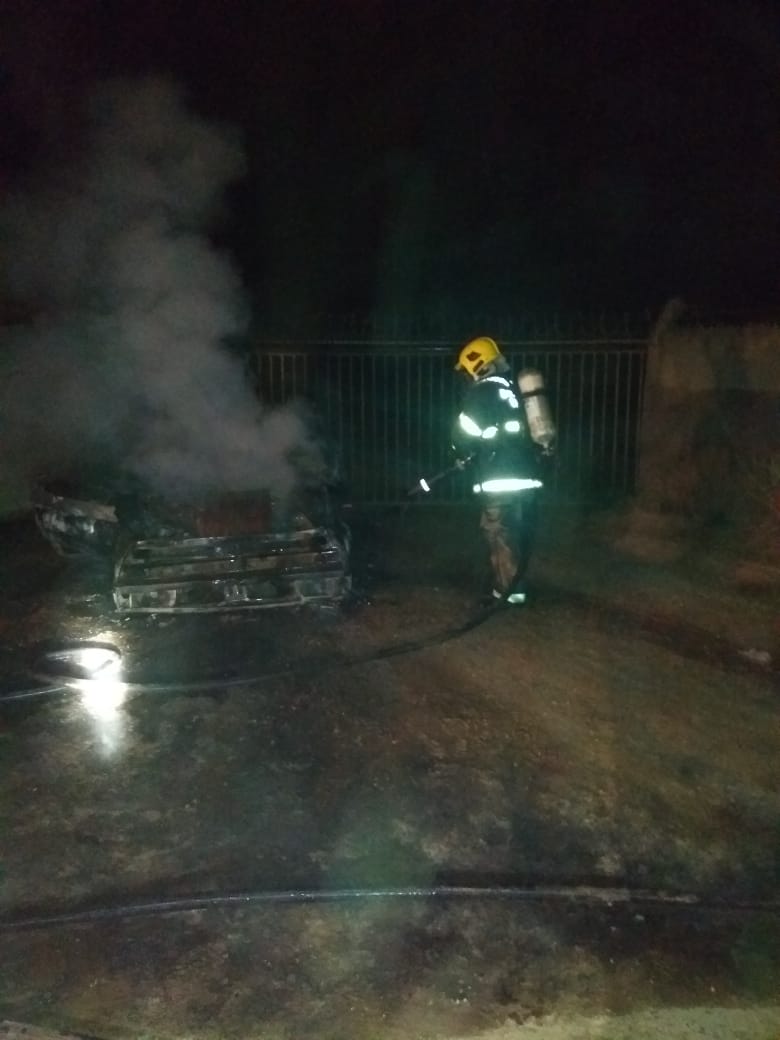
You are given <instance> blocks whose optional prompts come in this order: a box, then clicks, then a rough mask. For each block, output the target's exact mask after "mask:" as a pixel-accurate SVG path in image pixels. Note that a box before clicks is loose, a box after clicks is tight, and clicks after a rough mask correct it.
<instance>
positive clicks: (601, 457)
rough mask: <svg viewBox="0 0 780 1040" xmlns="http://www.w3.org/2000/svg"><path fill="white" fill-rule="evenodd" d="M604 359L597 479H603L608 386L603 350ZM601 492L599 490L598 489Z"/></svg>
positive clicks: (607, 369)
mask: <svg viewBox="0 0 780 1040" xmlns="http://www.w3.org/2000/svg"><path fill="white" fill-rule="evenodd" d="M603 358H604V382H603V387H602V391H601V449H600V454H599V478H600V479H603V477H602V473H603V470H604V469H605V467H606V400H607V388H608V386H609V352H608V350H606V349H604V350H603ZM599 490H601V489H599Z"/></svg>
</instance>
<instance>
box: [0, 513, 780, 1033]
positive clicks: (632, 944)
mask: <svg viewBox="0 0 780 1040" xmlns="http://www.w3.org/2000/svg"><path fill="white" fill-rule="evenodd" d="M468 522H469V521H468V518H467V519H466V524H467V523H468ZM466 529H467V528H466V527H464V521H463V519H462V518H460V517H454V516H451V515H440V514H438V513H437V512H434V511H428V512H426V511H424V510H423V511H422V512H421V513H419V514H414V515H412V516H411V517H409V516H407V517H405V518H404V519H403V522H400V521H399V518H398V517H397V516H392V515H388V516H385V517H373V518H357V519H356V523H355V533H356V546H357V548H356V581H357V585H358V591H359V595H358V597H357V598H356V601H355V603H354V604H353V605H352V606H351V607H350V608H349V609H348V610H347V611H346V612H344V613H343V614H342V615H338V616H334V615H331V614H327V613H322V612H317V611H311V610H300V611H298V610H296V611H274V612H267V611H263V612H257V613H251V614H244V615H223V616H219V617H214V616H206V617H199V616H189V617H172V618H171V617H163V616H160V617H156V618H154V617H152V618H123V617H117V616H115V615H114V614H113V613H112V612H111V611H110V610H108V609H107V607H106V600H105V598H104V597H103V596H102V595H101V593H100V575H99V574H98V573H97V572H89V573H84V572H82V573H80V574H74V572H73V570H72V568H70V567H67V566H65V565H64V564H63V562H62V561H59V560H56V559H55V558H53V557H52V556H50V555H49V550H48V549H46V548H45V547H43V546H42V545H39V543H38V541H37V539H36V537H35V533H34V531H31V530H30V529H29V528H28V527H27V526H26V525H25V524H23V523H20V524H17V525H6V538H5V540H4V546H5V552H4V554H3V559H2V563H1V564H0V575H1V576H2V579H3V587H4V598H5V601H4V608H3V610H2V614H1V615H0V625H2V636H3V640H2V656H1V657H0V664H2V682H3V690H0V693H2V692H3V691H4V692H5V694H6V695H7V694H9V693H13V692H15V691H19V690H23V689H29V688H31V687H34V686H35V683H36V679H34V678H32V677H31V674H30V673H31V671H35V669H36V663H37V662H38V660H39V657H40V652H41V650H42V649H43V648H44V647H45V646H47V645H49V644H50V643H52V642H57V641H58V640H62V639H67V640H73V639H84V638H92V639H96V638H97V639H100V640H104V641H107V642H110V643H113V644H115V645H117V646H118V648H119V649H120V650H121V651H122V652H123V655H124V671H123V675H122V679H124V680H126V681H129V682H130V683H131V684H137V685H132V686H131V687H130V688H129V689H127V688H123V687H120V686H119V685H118V684H117V683H116V682H115V681H113V682H107V683H105V684H104V685H103V686H102V687H97V688H92V687H91V688H89V689H87V690H80V691H79V690H68V691H64V692H61V693H58V694H55V695H52V696H50V697H41V698H33V699H29V700H19V701H14V702H10V703H8V702H6V703H5V704H4V705H2V708H1V709H0V727H2V728H0V768H2V777H3V780H2V788H0V819H2V832H0V833H1V834H2V839H1V840H0V913H2V917H0V962H1V963H2V966H3V970H2V975H1V976H0V1017H6V1018H13V1019H16V1020H24V1021H30V1022H35V1023H38V1024H42V1025H49V1026H54V1027H57V1028H60V1029H63V1030H71V1031H75V1032H79V1033H83V1034H89V1035H92V1036H139V1035H144V1036H165V1037H167V1036H183V1035H187V1036H195V1035H197V1036H217V1035H220V1036H223V1035H234V1036H247V1035H251V1036H258V1037H266V1036H267V1037H274V1038H276V1037H279V1038H281V1037H298V1036H311V1037H334V1038H335V1037H349V1036H354V1037H380V1036H381V1037H384V1036H388V1037H417V1036H419V1037H428V1036H430V1037H434V1036H437V1037H438V1036H455V1035H472V1034H473V1035H482V1034H484V1035H490V1033H489V1031H490V1030H493V1031H494V1032H495V1031H499V1032H500V1035H502V1036H503V1035H506V1036H507V1037H509V1036H513V1035H518V1036H520V1035H524V1034H523V1030H530V1029H534V1030H537V1031H538V1030H540V1029H541V1028H542V1027H543V1026H544V1028H548V1027H549V1028H550V1029H552V1028H553V1027H555V1028H558V1027H560V1029H562V1030H565V1029H566V1028H568V1026H567V1023H569V1025H570V1026H571V1029H570V1031H569V1032H568V1033H567V1032H560V1033H559V1034H557V1033H555V1034H554V1033H550V1035H561V1036H564V1035H566V1036H568V1035H572V1036H573V1035H587V1036H589V1035H599V1036H602V1035H604V1036H606V1035H619V1034H618V1033H617V1032H616V1031H615V1030H617V1029H618V1027H619V1025H620V1023H621V1022H623V1019H622V1018H620V1016H625V1015H632V1014H639V1013H642V1012H644V1011H646V1010H647V1009H654V1010H656V1011H660V1010H664V1011H667V1012H668V1011H670V1010H676V1009H680V1008H684V1009H687V1010H688V1012H690V1014H691V1015H692V1016H693V1017H692V1018H691V1023H690V1024H691V1028H698V1027H700V1026H702V1022H703V1021H704V1019H702V1018H701V1017H699V1018H696V1014H698V1015H700V1016H701V1015H705V1013H706V1015H711V1014H717V1012H718V1011H721V1012H722V1018H721V1020H720V1021H719V1024H718V1025H717V1027H716V1025H714V1024H710V1025H708V1026H707V1029H708V1030H709V1031H710V1035H713V1036H714V1035H724V1036H727V1035H728V1036H731V1035H734V1036H737V1035H745V1036H752V1035H756V1036H764V1035H766V1037H767V1038H769V1037H775V1036H776V1035H777V1033H778V1031H780V1010H778V1008H777V1007H776V1006H775V1005H776V1004H777V1003H778V1001H777V994H778V992H780V926H779V925H778V916H777V912H776V910H777V900H778V897H779V896H780V893H779V891H778V890H779V888H780V884H779V881H780V867H779V863H780V861H779V859H778V855H779V854H780V785H778V780H780V767H778V760H779V759H778V751H779V750H780V729H779V728H778V725H777V707H778V673H777V670H776V668H775V661H776V658H775V657H773V656H772V654H771V653H769V650H768V649H767V648H771V640H772V638H773V633H774V631H775V625H776V617H777V612H776V609H775V603H774V600H773V599H772V597H771V596H768V595H767V594H766V593H764V592H761V591H760V590H755V589H744V588H740V587H738V586H737V585H736V584H735V583H734V582H733V581H730V580H729V579H728V577H724V575H723V572H722V571H719V572H717V575H716V576H714V575H715V574H716V572H713V571H712V570H711V569H710V570H708V571H706V572H705V571H703V570H700V571H693V570H692V569H690V568H688V569H687V570H686V569H684V568H683V569H680V568H678V569H677V570H670V569H668V568H667V569H662V568H652V567H648V566H640V565H637V564H634V563H632V562H630V561H627V560H625V559H621V558H618V557H616V556H615V555H614V554H613V553H612V552H611V551H610V550H609V549H608V548H607V547H605V546H604V544H603V543H600V542H599V541H598V540H597V539H592V531H590V530H588V531H585V530H584V529H582V528H580V527H578V526H577V525H576V524H575V525H574V529H572V528H563V527H560V528H556V527H555V526H553V525H551V526H550V527H549V529H548V530H547V531H546V533H545V536H544V538H543V539H542V544H541V545H540V550H539V556H538V559H537V561H536V564H535V567H534V573H533V577H534V581H533V584H532V603H531V604H530V607H529V609H528V610H520V611H515V610H509V611H501V612H498V613H495V614H492V615H487V616H485V615H483V614H480V613H479V608H478V606H477V601H478V599H479V594H480V592H481V587H480V580H481V575H480V571H479V566H478V563H477V562H475V561H477V560H478V554H477V555H475V554H474V553H472V551H471V550H472V549H474V550H476V546H475V545H474V544H473V542H471V541H470V540H469V538H470V536H469V535H464V534H463V532H464V530H466ZM705 573H706V575H707V580H705V578H704V575H705ZM477 622H479V623H477ZM772 649H773V648H772ZM746 650H758V651H763V652H764V653H766V654H769V663H767V661H766V657H764V656H756V655H755V654H754V655H753V656H751V655H749V654H746V653H745V651H746ZM396 651H406V652H398V653H396ZM166 687H167V688H166ZM453 885H454V886H467V888H468V890H469V891H468V894H466V895H458V894H456V893H453V892H452V890H451V886H453ZM495 886H503V887H508V888H510V889H511V892H510V893H509V894H508V895H507V893H504V894H499V893H495V892H493V893H492V894H490V893H488V894H487V895H486V897H485V898H481V897H478V896H476V895H475V894H474V892H473V890H474V889H476V888H481V889H485V888H495ZM553 886H556V887H557V888H558V889H559V890H558V891H556V892H550V891H549V890H550V888H551V887H553ZM583 886H590V888H588V889H587V890H585V889H584V887H583ZM388 889H392V890H393V893H394V894H392V895H390V894H388V892H387V890H388ZM356 890H360V893H361V895H360V898H345V899H343V900H338V901H334V902H330V903H321V902H308V901H304V900H303V898H292V897H291V898H290V899H289V901H288V902H285V903H283V904H273V905H268V904H266V903H263V902H261V901H259V902H256V903H252V904H246V903H237V904H235V905H230V906H224V905H215V906H206V907H201V908H200V909H197V910H187V911H186V912H178V908H176V907H169V908H168V909H167V911H166V912H164V913H163V912H161V911H162V910H165V909H166V908H164V907H163V908H159V907H158V908H157V910H156V911H155V912H154V913H151V912H150V913H149V914H147V915H144V916H139V917H132V918H128V917H122V916H117V911H116V908H117V907H121V906H125V905H127V904H134V905H138V904H145V903H147V902H158V901H160V900H168V899H176V898H180V897H181V898H186V897H192V896H201V897H202V896H209V895H213V896H215V897H218V896H221V895H223V894H225V893H237V892H249V893H255V894H256V895H257V896H258V897H259V896H262V895H263V894H268V893H279V892H288V893H295V892H297V893H299V895H300V893H301V892H304V893H308V894H316V893H321V892H323V891H324V892H331V893H332V892H336V891H338V892H347V893H350V892H352V893H354V892H355V891H356ZM412 890H414V891H412ZM628 891H634V892H636V893H637V897H636V898H635V899H633V900H631V899H629V898H628V896H627V894H626V893H627V892H628ZM545 892H546V893H547V894H546V895H545ZM589 893H591V894H589ZM670 893H672V894H674V893H683V894H693V895H694V896H695V897H696V900H695V901H693V902H687V903H686V902H684V903H675V902H667V901H665V900H666V897H667V896H668V895H669V894H670ZM307 898H308V897H307ZM85 909H92V910H97V911H98V917H99V919H97V920H93V921H91V922H89V923H83V922H82V923H75V924H73V923H71V924H67V925H66V924H59V925H56V926H55V925H50V926H47V927H45V928H40V929H36V930H22V929H18V928H15V927H11V926H12V925H14V924H18V923H19V922H21V921H23V920H25V919H29V918H30V917H31V916H33V915H51V914H55V915H56V914H58V913H61V912H70V911H73V910H85ZM104 912H105V914H104V916H103V917H100V914H103V913H104ZM694 1010H695V1013H694ZM736 1011H739V1012H740V1013H742V1012H745V1013H748V1012H750V1013H751V1014H753V1015H754V1016H758V1017H754V1018H753V1019H751V1020H750V1021H752V1022H753V1023H754V1026H755V1028H756V1029H758V1028H760V1029H762V1030H765V1032H762V1033H755V1034H754V1033H750V1032H747V1033H742V1034H740V1033H739V1032H735V1031H734V1030H737V1029H744V1028H752V1027H750V1026H745V1024H744V1023H745V1020H743V1019H741V1018H740V1019H739V1020H738V1021H739V1022H740V1023H741V1024H740V1025H739V1026H737V1025H735V1024H733V1023H735V1022H737V1019H734V1020H733V1022H732V1020H731V1019H729V1018H728V1015H727V1012H736ZM605 1015H606V1016H608V1018H607V1019H605V1021H607V1022H608V1023H610V1024H609V1025H608V1026H605V1027H604V1030H602V1032H592V1033H591V1032H587V1029H589V1028H591V1027H590V1026H586V1025H583V1022H585V1021H587V1022H591V1024H592V1022H593V1021H596V1019H594V1018H593V1016H602V1018H603V1016H605ZM577 1016H585V1018H584V1019H578V1018H577ZM589 1016H590V1017H589ZM609 1016H612V1017H609ZM575 1020H576V1021H577V1022H579V1025H577V1026H576V1027H575V1025H574V1023H575ZM707 1021H708V1022H710V1019H707ZM713 1022H714V1020H713ZM728 1022H732V1025H733V1028H732V1027H731V1026H729V1025H728ZM756 1023H758V1025H756ZM575 1028H579V1029H580V1032H579V1033H576V1032H573V1031H571V1030H574V1029H575ZM593 1028H595V1027H593ZM626 1028H627V1029H628V1028H629V1027H628V1026H626ZM643 1028H644V1027H643ZM658 1028H659V1033H658V1035H668V1032H667V1033H666V1034H664V1032H663V1030H664V1029H667V1030H668V1023H667V1025H666V1026H662V1025H659V1026H658ZM686 1028H687V1026H686ZM716 1028H717V1029H725V1030H726V1031H725V1032H722V1033H716V1031H715V1030H716ZM729 1028H732V1031H731V1032H728V1031H727V1030H728V1029H729ZM609 1029H612V1030H613V1032H609ZM772 1030H774V1032H773V1031H772ZM633 1031H634V1032H636V1033H637V1035H638V1027H637V1028H636V1029H634V1030H633ZM630 1032H631V1030H629V1033H630ZM496 1035H499V1033H496ZM533 1035H542V1034H541V1033H538V1032H537V1033H533ZM620 1035H622V1034H620ZM626 1035H629V1034H628V1033H627V1034H626ZM646 1035H655V1034H653V1033H651V1032H648V1033H647V1034H646ZM679 1035H688V1033H683V1032H680V1034H679ZM691 1035H695V1034H691Z"/></svg>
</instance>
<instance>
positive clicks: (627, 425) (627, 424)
mask: <svg viewBox="0 0 780 1040" xmlns="http://www.w3.org/2000/svg"><path fill="white" fill-rule="evenodd" d="M625 357H626V367H627V368H628V373H627V375H626V387H625V390H624V392H623V401H624V405H625V409H626V412H625V416H624V420H623V479H622V481H621V490H622V491H623V492H626V491H627V490H628V486H629V476H628V472H629V444H630V439H631V434H630V430H631V410H632V404H633V384H634V378H633V376H634V356H633V351H631V352H626V355H625Z"/></svg>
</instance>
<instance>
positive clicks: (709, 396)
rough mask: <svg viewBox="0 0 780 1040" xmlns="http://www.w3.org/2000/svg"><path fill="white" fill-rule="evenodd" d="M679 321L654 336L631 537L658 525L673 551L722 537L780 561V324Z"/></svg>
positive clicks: (665, 322) (671, 317)
mask: <svg viewBox="0 0 780 1040" xmlns="http://www.w3.org/2000/svg"><path fill="white" fill-rule="evenodd" d="M676 318H677V315H676V314H675V312H674V309H673V308H672V309H671V313H670V312H667V313H666V314H665V315H664V316H663V317H662V320H661V321H660V322H659V323H658V326H657V328H656V330H655V331H654V333H653V335H652V337H651V341H650V343H649V349H648V365H647V377H646V383H645V388H644V401H643V413H642V425H641V436H640V453H639V459H640V461H639V473H638V484H637V498H636V507H635V509H634V511H633V514H632V520H631V531H630V534H631V535H632V536H636V535H637V534H638V533H639V532H640V531H641V529H642V528H644V530H645V532H646V533H647V532H648V531H649V530H650V529H654V531H655V534H656V535H657V536H658V539H660V540H661V541H665V542H666V543H667V548H668V550H669V552H670V554H673V555H674V554H679V553H680V552H684V551H685V550H686V549H687V548H689V547H690V544H691V543H692V542H694V541H695V540H697V539H701V538H702V537H703V536H704V537H707V536H710V535H713V534H719V535H720V536H722V538H723V539H724V540H728V538H731V542H732V545H733V547H734V548H735V550H740V549H742V550H743V551H744V553H745V554H746V555H753V556H756V555H758V556H761V557H764V558H774V557H775V556H777V559H778V561H780V326H764V325H754V326H744V327H737V326H734V327H730V326H729V327H725V326H724V327H712V328H699V327H686V326H684V325H681V324H680V323H679V322H678V321H677V320H676ZM658 539H657V540H658ZM634 541H635V542H636V543H637V544H639V543H638V541H637V539H636V537H634Z"/></svg>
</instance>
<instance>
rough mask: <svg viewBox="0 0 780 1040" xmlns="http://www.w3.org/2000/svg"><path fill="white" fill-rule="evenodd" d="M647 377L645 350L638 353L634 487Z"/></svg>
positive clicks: (638, 464) (635, 484)
mask: <svg viewBox="0 0 780 1040" xmlns="http://www.w3.org/2000/svg"><path fill="white" fill-rule="evenodd" d="M646 378H647V350H646V349H645V350H643V351H642V352H641V353H640V355H639V379H638V386H637V398H636V400H637V405H636V428H635V433H634V443H635V445H636V447H635V449H634V489H636V488H637V487H638V484H639V476H640V470H641V465H642V409H643V407H644V401H645V379H646Z"/></svg>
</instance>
